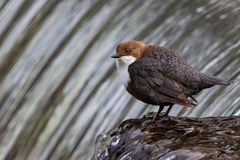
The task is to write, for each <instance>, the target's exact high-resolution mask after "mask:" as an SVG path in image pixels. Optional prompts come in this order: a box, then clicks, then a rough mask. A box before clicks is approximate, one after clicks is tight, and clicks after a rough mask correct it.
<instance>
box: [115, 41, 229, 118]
mask: <svg viewBox="0 0 240 160" xmlns="http://www.w3.org/2000/svg"><path fill="white" fill-rule="evenodd" d="M111 57H112V58H114V59H116V66H117V71H118V75H119V78H120V81H121V83H122V84H123V86H124V88H125V89H126V90H127V91H128V93H130V94H131V95H132V96H133V97H135V98H136V99H138V100H140V101H142V102H144V103H147V104H151V105H157V106H159V108H158V112H157V113H156V115H155V116H154V118H153V121H156V120H157V119H158V118H159V115H160V113H161V112H162V111H163V109H164V107H166V106H167V107H168V109H167V111H166V112H165V114H164V115H165V116H168V114H169V112H170V111H171V109H172V107H173V105H174V104H179V105H182V106H186V107H193V106H196V105H197V104H198V102H197V100H196V99H195V98H194V95H196V94H197V93H199V92H200V91H202V90H203V89H206V88H210V87H212V86H214V85H229V84H230V83H231V82H230V81H228V80H223V79H220V78H217V77H214V76H210V75H207V74H205V73H202V72H200V71H198V70H197V69H194V68H193V67H192V66H191V65H190V64H189V63H188V62H187V61H186V60H185V59H184V58H183V57H182V56H181V53H179V52H178V51H176V50H174V49H169V48H164V47H161V46H158V45H153V44H146V43H144V42H140V41H136V40H129V41H126V42H123V43H120V44H119V45H117V48H116V53H115V54H114V55H112V56H111Z"/></svg>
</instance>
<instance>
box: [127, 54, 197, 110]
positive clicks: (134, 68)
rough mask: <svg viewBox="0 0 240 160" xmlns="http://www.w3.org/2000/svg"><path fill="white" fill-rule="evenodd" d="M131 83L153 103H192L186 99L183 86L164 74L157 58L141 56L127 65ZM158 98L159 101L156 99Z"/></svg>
mask: <svg viewBox="0 0 240 160" xmlns="http://www.w3.org/2000/svg"><path fill="white" fill-rule="evenodd" d="M128 71H129V74H130V79H131V82H130V83H131V85H133V87H134V88H135V89H136V90H138V91H139V92H142V94H144V93H143V92H145V94H148V95H145V97H148V98H149V99H151V100H152V101H153V102H154V103H155V104H159V103H167V102H169V103H178V104H183V105H186V106H190V105H194V103H193V102H191V101H189V100H188V99H187V96H186V95H185V93H184V87H183V86H182V85H181V84H180V83H179V82H177V81H175V80H174V79H170V78H169V77H166V76H165V72H164V71H163V67H162V65H161V64H160V61H159V60H158V59H152V58H149V57H145V58H141V59H139V60H137V61H135V62H134V63H132V64H131V65H130V66H129V69H128ZM158 100H159V101H158Z"/></svg>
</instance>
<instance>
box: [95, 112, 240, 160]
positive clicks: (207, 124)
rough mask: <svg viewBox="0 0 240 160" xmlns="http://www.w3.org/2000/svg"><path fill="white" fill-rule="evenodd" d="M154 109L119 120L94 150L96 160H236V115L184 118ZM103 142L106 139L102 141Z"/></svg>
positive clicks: (239, 120)
mask: <svg viewBox="0 0 240 160" xmlns="http://www.w3.org/2000/svg"><path fill="white" fill-rule="evenodd" d="M154 114H155V113H149V114H147V115H145V116H144V117H143V118H140V119H130V120H126V121H124V122H122V123H121V125H120V127H119V128H118V130H117V131H115V132H113V133H112V134H111V135H110V136H109V143H108V144H107V145H105V147H103V148H102V149H101V152H100V153H99V154H98V159H100V160H146V159H147V160H200V159H201V160H208V159H216V160H237V159H240V117H236V116H235V117H209V118H187V117H182V118H178V117H166V116H163V115H162V116H161V117H160V119H158V120H157V121H156V122H152V121H151V120H152V118H153V116H154ZM104 143H106V141H105V142H104Z"/></svg>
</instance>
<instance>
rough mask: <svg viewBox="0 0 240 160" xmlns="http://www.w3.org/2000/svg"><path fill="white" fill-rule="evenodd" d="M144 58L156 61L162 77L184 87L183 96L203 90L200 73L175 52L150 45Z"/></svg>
mask: <svg viewBox="0 0 240 160" xmlns="http://www.w3.org/2000/svg"><path fill="white" fill-rule="evenodd" d="M145 56H146V58H152V59H155V60H157V61H156V63H158V66H159V68H161V72H162V73H163V74H164V76H166V77H168V78H169V79H172V80H175V81H177V82H178V83H180V84H181V85H183V86H185V87H186V88H187V90H185V94H188V95H192V94H194V93H197V92H199V91H201V90H202V89H204V88H205V86H203V83H202V81H201V73H200V72H199V71H197V70H195V69H193V68H192V67H191V66H190V65H189V64H188V63H187V61H186V60H185V59H183V57H182V56H181V55H180V54H179V53H178V52H177V51H175V50H172V49H167V48H163V47H159V46H154V45H152V46H150V47H148V49H147V50H146V52H145Z"/></svg>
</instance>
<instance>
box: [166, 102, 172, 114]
mask: <svg viewBox="0 0 240 160" xmlns="http://www.w3.org/2000/svg"><path fill="white" fill-rule="evenodd" d="M172 107H173V104H171V105H169V107H168V109H167V111H166V113H165V116H168V114H169V112H170V111H171V109H172Z"/></svg>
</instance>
